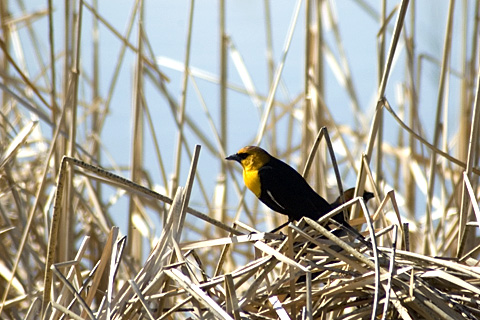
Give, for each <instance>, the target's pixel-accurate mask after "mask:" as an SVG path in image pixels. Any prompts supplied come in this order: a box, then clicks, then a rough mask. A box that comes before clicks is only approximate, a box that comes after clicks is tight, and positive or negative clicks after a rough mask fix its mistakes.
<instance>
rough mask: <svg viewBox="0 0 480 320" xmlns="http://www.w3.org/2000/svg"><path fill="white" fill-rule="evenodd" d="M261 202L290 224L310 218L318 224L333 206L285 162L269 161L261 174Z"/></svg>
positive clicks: (273, 159)
mask: <svg viewBox="0 0 480 320" xmlns="http://www.w3.org/2000/svg"><path fill="white" fill-rule="evenodd" d="M258 176H259V178H260V184H261V194H260V197H259V199H260V201H262V202H263V203H264V204H266V205H267V206H268V207H269V208H270V209H272V210H274V211H277V212H279V213H282V214H285V215H287V216H288V217H289V220H290V221H296V220H300V219H301V218H302V217H309V218H311V219H314V220H318V219H319V218H320V217H321V216H323V215H324V214H326V213H328V212H329V211H330V210H332V206H330V204H329V203H328V202H327V201H326V200H325V199H323V198H322V197H321V196H320V195H318V194H317V193H316V192H315V191H314V190H313V189H312V188H311V187H310V185H308V183H307V182H306V181H305V179H304V178H303V177H302V176H301V175H300V174H299V173H298V172H297V171H296V170H295V169H293V168H292V167H290V166H289V165H288V164H286V163H285V162H283V161H281V160H279V159H276V158H274V157H270V161H268V162H267V163H265V164H264V165H263V166H262V167H261V168H260V169H259V170H258Z"/></svg>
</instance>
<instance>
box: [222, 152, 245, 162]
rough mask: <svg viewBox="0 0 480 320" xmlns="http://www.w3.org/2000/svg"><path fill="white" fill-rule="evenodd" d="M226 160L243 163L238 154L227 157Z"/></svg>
mask: <svg viewBox="0 0 480 320" xmlns="http://www.w3.org/2000/svg"><path fill="white" fill-rule="evenodd" d="M225 159H226V160H235V161H238V162H241V161H242V159H240V157H239V156H238V154H236V153H235V154H232V155H230V156H228V157H226V158H225Z"/></svg>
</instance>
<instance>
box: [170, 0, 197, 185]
mask: <svg viewBox="0 0 480 320" xmlns="http://www.w3.org/2000/svg"><path fill="white" fill-rule="evenodd" d="M194 8H195V0H191V1H190V8H189V13H188V29H187V40H186V42H187V43H186V49H185V61H184V65H185V69H184V72H183V80H182V95H181V101H180V109H179V110H178V134H177V142H176V144H175V168H174V178H173V183H172V190H176V189H177V186H178V179H179V175H180V167H181V160H182V140H183V128H184V123H185V108H186V105H187V88H188V73H189V72H190V71H189V68H190V52H191V42H192V25H193V12H194Z"/></svg>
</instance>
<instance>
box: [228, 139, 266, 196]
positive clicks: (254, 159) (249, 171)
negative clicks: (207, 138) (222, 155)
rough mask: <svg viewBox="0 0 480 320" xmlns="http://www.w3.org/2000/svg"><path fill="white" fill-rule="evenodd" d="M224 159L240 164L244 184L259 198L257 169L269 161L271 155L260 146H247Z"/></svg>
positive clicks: (259, 185) (259, 186) (259, 187)
mask: <svg viewBox="0 0 480 320" xmlns="http://www.w3.org/2000/svg"><path fill="white" fill-rule="evenodd" d="M226 159H227V160H235V161H237V162H239V163H240V164H241V165H242V167H243V181H244V182H245V185H246V186H247V188H248V189H250V190H251V191H252V192H253V193H254V194H255V195H256V196H257V197H258V198H259V197H260V195H261V182H260V177H259V175H258V170H260V168H261V167H263V166H264V165H265V164H266V163H268V162H269V161H270V159H271V156H270V155H269V154H268V152H267V151H265V150H263V149H262V148H260V147H255V146H248V147H244V148H242V149H240V150H238V152H237V153H235V154H232V155H231V156H228V157H227V158H226Z"/></svg>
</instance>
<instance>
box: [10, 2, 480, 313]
mask: <svg viewBox="0 0 480 320" xmlns="http://www.w3.org/2000/svg"><path fill="white" fill-rule="evenodd" d="M351 2H352V5H354V6H355V8H356V10H358V12H359V13H361V14H364V18H365V17H367V18H365V19H373V20H374V21H376V23H377V28H376V29H375V32H376V34H375V37H376V40H377V45H378V51H377V54H378V57H377V60H376V65H375V60H373V62H372V61H370V60H367V59H365V63H368V62H372V65H371V66H370V69H375V68H377V70H378V77H377V78H378V85H377V86H376V87H375V92H376V97H375V103H374V106H373V107H372V111H373V113H372V114H368V112H366V111H364V110H367V108H365V106H363V105H362V102H360V99H359V95H358V89H357V88H356V87H355V82H357V83H358V81H363V78H360V79H356V78H355V77H354V76H353V75H352V72H351V68H352V66H351V65H350V62H349V60H348V59H347V53H346V50H345V43H344V42H343V40H342V36H341V32H340V26H341V25H342V24H344V23H347V24H349V21H342V20H341V19H340V20H338V16H337V15H336V11H335V5H341V3H338V4H336V3H335V2H334V1H324V0H316V1H302V0H297V1H296V2H295V3H292V4H291V7H289V8H288V12H289V14H291V20H290V22H289V24H288V25H286V24H285V25H282V26H286V27H288V28H287V29H286V31H285V34H284V35H283V38H282V40H284V45H283V47H282V51H281V55H280V57H279V59H278V61H275V59H274V55H273V48H274V45H273V39H274V33H273V32H272V29H273V28H274V24H273V22H272V16H271V14H272V12H275V11H274V10H273V9H272V7H271V6H272V5H274V2H272V3H270V2H269V1H264V2H263V3H262V4H259V5H262V6H263V9H265V10H264V12H265V16H264V18H263V20H262V21H261V22H262V26H264V27H265V38H266V49H265V52H266V53H267V54H266V55H265V56H266V57H267V58H266V63H265V65H266V70H268V76H267V77H266V78H268V85H267V87H268V88H269V89H268V91H267V92H264V93H261V90H259V89H258V88H257V87H256V86H255V81H253V80H252V76H251V74H252V73H251V71H252V70H250V69H249V68H248V67H247V64H246V62H245V60H244V59H243V57H242V55H245V54H246V53H244V52H242V50H240V49H239V48H237V46H236V45H235V40H236V39H235V34H229V33H228V28H227V19H226V17H227V12H228V6H229V5H230V4H229V3H228V1H223V0H221V1H220V2H219V6H218V12H217V13H218V17H219V18H220V19H219V25H218V26H217V29H218V30H217V31H218V34H219V35H220V37H219V40H218V44H219V57H218V58H219V66H220V69H219V73H218V77H217V76H212V74H211V73H209V72H205V71H203V70H200V69H197V68H195V67H194V66H192V65H191V62H190V60H191V57H192V56H193V55H194V54H195V53H196V52H195V50H194V49H193V47H192V37H195V35H194V32H193V31H194V25H195V24H194V18H195V17H197V15H198V14H199V13H197V11H196V10H198V6H199V5H204V4H199V3H195V1H193V0H192V1H189V2H188V3H187V6H186V7H188V10H186V11H188V12H187V13H186V14H185V12H183V11H182V14H183V15H184V16H185V17H183V16H182V17H183V18H185V19H186V20H185V22H186V25H187V27H186V37H185V38H186V42H185V43H184V52H185V55H184V60H183V61H182V62H179V61H176V60H172V59H171V58H166V57H159V56H158V53H157V50H159V49H158V47H156V46H155V41H156V40H159V39H160V40H161V39H162V34H161V33H160V32H159V33H157V32H156V31H157V30H155V32H154V33H153V34H152V33H151V32H148V28H147V27H146V25H147V22H148V21H147V20H146V18H145V15H146V9H145V6H146V4H145V3H144V1H141V0H140V1H136V2H135V3H133V7H132V9H131V11H129V12H128V13H129V14H130V15H128V20H127V21H126V26H123V25H122V26H118V25H116V24H115V23H113V22H112V21H115V15H114V14H115V12H110V11H102V10H101V9H100V7H101V5H103V4H99V3H97V1H96V0H92V1H86V0H78V1H65V2H64V3H57V2H55V1H52V0H49V1H48V2H47V4H46V8H42V9H35V8H34V7H32V6H31V4H26V3H24V1H23V0H9V1H0V21H1V29H0V32H1V36H0V65H1V66H0V95H1V103H2V104H1V110H2V111H1V113H0V115H1V116H2V117H1V118H0V123H1V125H0V129H1V131H0V132H1V135H2V139H1V140H0V141H1V142H0V240H1V243H2V246H0V296H1V299H2V300H1V301H0V318H1V319H40V318H43V319H213V318H215V319H480V298H479V297H480V266H479V260H478V258H479V249H480V241H479V237H478V233H479V232H478V227H479V223H480V210H479V205H478V201H477V200H478V195H479V194H480V192H479V173H480V169H479V167H478V159H479V156H478V150H479V149H478V148H479V141H480V139H478V137H479V132H478V131H479V128H478V127H479V117H480V109H479V103H480V98H479V97H480V85H479V84H480V72H479V71H478V70H479V67H478V60H479V58H478V57H479V52H480V51H479V48H478V34H479V25H478V19H477V17H478V16H479V14H480V12H479V11H480V1H479V0H476V1H471V2H467V1H464V2H462V3H461V4H458V3H457V4H456V3H455V1H454V0H450V1H449V2H448V7H447V2H441V3H440V2H436V4H435V6H437V7H438V8H440V7H441V8H442V9H444V11H445V19H444V20H442V21H440V25H441V26H442V28H441V30H442V31H441V32H444V33H442V37H443V39H444V40H443V43H442V44H441V47H442V50H438V52H433V53H429V52H427V53H426V52H422V51H419V50H418V48H419V42H418V37H420V36H424V34H422V33H421V30H423V29H422V28H420V27H418V26H417V23H418V21H419V20H420V19H424V18H425V17H426V16H428V13H426V12H425V11H424V10H425V6H424V4H422V5H418V4H417V3H416V2H413V1H408V0H401V1H398V3H396V4H395V6H392V5H391V4H389V3H387V1H381V5H380V6H378V8H377V7H376V6H377V4H376V3H375V4H374V5H372V4H368V3H367V2H366V1H359V0H355V1H351ZM208 5H209V6H210V5H211V4H208ZM252 5H253V4H252ZM427 8H428V7H427ZM115 10H118V11H119V12H120V11H122V13H124V12H123V11H124V10H128V9H125V8H123V7H122V8H121V7H120V6H119V7H116V8H115ZM115 10H113V11H115ZM417 10H418V11H417ZM422 10H423V11H422ZM200 12H203V13H205V12H207V13H208V14H211V10H210V8H209V9H208V10H203V11H202V10H200ZM117 13H118V12H117ZM230 14H231V13H230ZM359 16H360V14H359ZM209 19H211V17H209ZM460 20H461V21H462V23H463V24H462V25H461V26H460V27H458V25H456V24H455V21H460ZM87 21H88V22H87ZM368 21H369V22H370V20H368ZM301 22H303V23H304V24H305V26H304V28H303V33H304V37H303V38H304V46H305V47H304V62H305V64H304V73H303V79H304V84H303V88H302V90H301V92H299V93H296V94H293V95H292V93H290V92H288V91H289V90H288V88H287V85H286V83H285V77H286V76H285V75H284V70H285V66H286V64H287V62H290V61H289V54H290V51H291V48H292V42H294V39H295V37H294V35H295V32H299V31H298V30H299V29H300V30H301V29H302V28H301V26H300V24H301ZM363 22H364V21H362V23H363ZM362 23H360V24H362ZM435 23H438V21H435ZM58 26H63V29H61V28H59V27H58ZM354 27H355V29H359V28H358V25H357V24H356V25H355V26H354ZM458 28H460V31H461V32H458ZM100 30H102V32H103V35H102V37H105V38H108V39H109V41H112V42H115V43H116V44H118V52H117V56H115V58H113V57H111V56H108V59H109V60H111V61H114V67H113V69H112V70H108V71H105V69H102V66H103V65H102V62H103V63H104V64H105V65H106V64H107V63H105V60H102V57H104V55H102V54H101V53H102V52H101V51H102V50H104V49H105V47H102V46H101V43H102V42H101V39H103V38H100V37H98V35H99V34H100V32H99V31H100ZM135 30H136V31H137V32H136V35H137V36H136V38H135V37H134V36H132V32H133V31H135ZM259 30H260V29H259ZM419 30H420V31H419ZM435 30H436V31H438V30H437V29H435ZM357 31H358V30H357ZM167 32H168V30H167ZM60 34H61V35H62V36H59V35H60ZM105 34H108V37H107V36H105ZM133 34H134V33H133ZM59 39H62V40H61V41H59ZM112 39H113V40H112ZM331 39H333V40H331ZM85 41H87V42H90V43H91V44H90V45H89V46H88V47H89V48H91V51H90V52H89V54H91V59H89V58H90V57H87V56H86V55H87V53H85V52H88V51H87V50H85V48H82V46H85ZM459 42H461V45H459ZM459 48H460V49H459ZM82 49H83V50H82ZM107 49H111V48H107ZM109 52H111V51H109ZM263 53H264V51H262V54H263ZM129 57H130V58H132V57H133V60H130V66H132V65H133V68H132V69H133V72H132V75H131V78H130V79H131V83H132V89H131V96H132V97H134V98H133V99H132V100H133V101H132V102H131V105H132V111H131V115H130V118H131V119H130V123H129V124H128V125H129V126H130V131H129V134H130V137H131V138H130V141H127V142H125V141H124V137H125V135H124V132H123V131H125V132H127V131H128V129H124V124H120V122H118V123H117V122H115V123H114V124H113V128H114V129H113V130H112V124H111V122H109V121H111V118H112V114H111V113H112V112H113V111H112V110H115V108H116V107H117V108H118V106H116V105H115V103H116V102H115V101H118V100H116V99H123V100H125V95H124V92H120V93H119V91H122V90H117V89H118V87H119V86H120V85H119V83H121V82H122V81H125V78H122V73H123V71H124V66H123V65H124V64H125V61H128V58H129ZM452 57H455V59H453V58H452ZM458 57H460V58H458ZM394 58H395V59H394ZM262 59H263V58H262ZM90 60H91V61H92V63H91V64H88V63H82V61H90ZM257 60H258V59H257ZM457 60H459V61H460V62H458V61H457ZM111 61H109V62H111ZM395 63H396V65H395ZM402 64H403V65H402ZM232 65H233V68H235V71H236V72H237V73H238V75H239V79H240V80H239V81H241V84H238V83H234V82H232V80H231V78H229V73H228V70H229V67H230V68H232ZM399 65H402V67H399ZM425 65H429V66H430V65H432V66H433V68H435V71H436V72H437V73H438V78H437V77H435V81H433V82H435V85H434V88H435V91H436V95H435V94H434V95H433V96H434V97H435V98H434V99H433V102H432V99H430V98H431V96H432V94H431V91H430V92H428V91H427V90H426V89H425V87H426V86H427V85H426V84H425V80H424V78H425V71H424V69H425V68H426V66H425ZM298 68H300V69H301V68H303V64H302V65H301V66H300V67H298ZM298 68H297V69H298ZM327 68H328V69H329V70H331V72H332V74H333V75H334V76H335V77H336V79H337V81H338V87H339V88H340V91H341V95H342V96H344V97H348V104H349V105H350V106H351V108H350V109H348V108H345V109H342V107H340V106H338V105H337V104H335V103H334V102H332V100H331V99H330V97H329V94H328V93H326V89H325V88H326V83H325V74H326V71H325V70H326V69H327ZM398 69H403V70H405V72H404V75H400V76H399V75H398V73H399V72H398ZM171 70H175V72H178V70H179V71H180V76H178V74H177V77H178V78H179V80H178V81H177V82H175V80H171V79H170V81H171V82H169V77H171V75H172V73H169V74H168V76H167V73H168V72H169V71H171ZM394 70H396V74H394V73H395V72H394ZM101 73H103V74H104V77H103V79H107V80H104V82H105V83H107V85H104V84H103V85H102V84H101V83H102V81H101V77H100V74H101ZM421 81H422V86H421V85H420V82H421ZM204 83H208V84H209V85H213V86H214V87H215V88H216V89H219V101H218V105H219V106H218V105H215V106H212V105H210V104H211V102H210V101H209V99H208V96H209V95H210V94H211V92H206V91H207V90H206V89H205V87H204V86H202V84H204ZM174 85H178V87H179V88H180V90H181V96H180V98H179V99H177V98H175V94H172V92H174V90H175V89H172V87H174ZM105 88H106V89H105ZM152 88H153V89H152ZM393 88H396V90H397V93H398V95H397V96H395V95H394V94H393V93H392V92H393V91H394V90H393ZM150 90H152V91H150ZM103 92H105V93H103ZM191 92H194V94H195V97H196V98H197V100H196V101H195V103H192V102H191V96H189V94H191ZM279 92H281V93H282V95H283V96H285V97H287V98H280V97H279V96H280V94H279ZM232 93H234V94H235V95H236V97H239V96H242V97H243V98H245V101H250V103H251V104H252V106H253V108H252V110H254V111H252V112H251V113H255V112H257V111H259V112H257V113H259V118H258V125H255V126H254V130H256V132H257V134H256V136H255V137H254V138H253V139H251V140H250V141H246V138H245V137H249V136H251V134H250V132H249V133H247V132H238V130H239V129H238V127H239V126H238V123H235V122H234V121H233V120H232V119H231V118H232V117H229V116H227V115H229V113H230V110H231V109H232V107H231V105H233V102H232V101H231V99H227V97H228V95H229V94H232ZM151 95H156V96H157V100H154V101H153V102H152V100H151V98H150V96H151ZM118 96H120V98H118ZM158 96H160V97H161V99H162V102H161V103H159V102H158ZM452 101H453V102H452ZM158 104H160V105H161V109H160V111H158V110H157V109H156V108H153V107H152V106H153V105H155V106H157V105H158ZM192 104H194V105H196V106H201V107H202V108H203V109H202V111H203V114H202V116H201V117H200V116H199V115H198V113H194V112H193V111H192V110H190V109H189V108H187V105H188V106H190V105H192ZM450 105H454V106H455V107H450V108H449V106H450ZM425 106H428V107H427V108H426V107H425ZM457 106H459V107H458V108H457ZM338 109H341V111H340V112H343V113H344V114H347V115H348V118H349V119H350V120H352V119H353V120H352V121H350V122H349V123H348V124H346V123H345V121H344V120H343V119H340V120H338V119H337V117H336V115H335V112H336V111H338ZM425 109H427V110H429V111H428V112H427V116H426V118H427V119H425V115H423V117H422V113H423V114H424V113H425V111H424V110H425ZM248 110H250V109H248ZM452 110H453V111H452ZM250 111H251V110H250ZM250 111H248V112H250ZM158 112H159V113H158ZM196 112H199V111H198V109H197V110H196ZM242 112H245V111H243V110H242ZM214 114H217V116H219V118H220V120H219V121H216V120H214V116H213V115H214ZM452 114H454V115H453V116H452ZM200 118H202V119H206V120H203V122H202V120H201V119H200ZM250 119H252V120H251V121H252V122H253V121H254V120H253V117H250ZM206 126H209V129H210V132H211V133H207V132H209V131H208V130H207V129H205V127H206ZM167 127H169V128H173V129H171V130H170V129H168V130H170V131H168V132H165V131H166V130H167V129H165V128H167ZM106 128H110V129H111V130H112V131H108V130H107V129H106ZM231 128H236V129H231ZM327 128H328V130H327ZM429 128H431V130H430V129H429ZM232 130H236V131H235V135H236V136H238V137H239V138H238V140H236V141H235V143H237V142H239V141H241V143H242V144H241V145H235V146H233V145H232V144H233V143H232V142H229V143H228V144H227V137H229V136H231V135H232V132H231V131H232ZM160 131H162V133H161V134H159V133H158V132H160ZM392 131H396V133H395V134H392V136H394V138H392V137H390V136H388V134H391V133H392ZM429 131H432V132H431V134H430V132H429ZM452 131H454V132H453V133H452ZM117 135H118V137H117ZM111 136H115V138H116V139H114V141H115V143H116V144H114V145H113V146H111V145H109V143H111ZM246 144H263V145H265V146H266V149H268V150H269V151H270V152H271V153H272V154H274V155H276V156H277V157H279V158H282V159H284V160H286V161H287V162H290V163H292V164H296V165H297V167H298V168H300V169H302V170H301V171H302V173H303V174H304V176H306V177H307V179H308V181H309V182H310V183H311V185H312V186H313V187H314V188H315V189H316V190H317V191H318V192H319V193H320V194H321V195H323V196H325V197H326V198H330V196H332V197H336V195H337V194H338V193H339V192H340V191H341V190H342V189H343V184H347V183H348V184H352V183H353V181H355V184H356V185H355V186H356V190H357V194H362V191H363V190H364V189H368V190H370V191H373V192H374V194H375V199H374V200H373V201H371V203H369V205H368V206H367V205H366V204H365V203H364V201H363V199H362V198H361V197H355V198H354V199H353V200H352V201H350V202H348V203H346V204H344V205H342V206H341V207H339V208H337V209H336V210H335V211H334V212H331V213H330V214H328V215H327V216H325V217H323V218H322V219H321V220H320V221H312V220H309V219H307V218H305V219H302V220H301V221H299V222H296V223H291V224H290V225H288V226H287V227H286V229H283V233H284V234H278V233H276V234H273V233H265V232H261V231H259V230H263V229H268V228H270V227H274V226H277V225H279V224H280V223H281V216H280V215H276V214H274V213H271V212H265V210H264V207H262V206H260V205H259V203H258V201H256V199H255V200H254V199H253V197H252V198H249V196H248V195H246V194H245V188H243V184H242V182H241V181H240V180H241V178H240V175H239V172H237V171H235V170H237V169H238V168H234V167H231V166H228V165H227V164H226V162H225V161H224V160H223V159H224V157H225V155H226V154H228V153H229V152H232V151H235V150H237V149H238V148H239V147H242V146H243V145H246ZM193 145H196V146H195V147H193ZM200 145H201V146H202V148H203V151H202V153H200ZM267 146H268V147H267ZM127 147H128V148H127ZM119 149H120V150H119ZM127 149H128V150H129V153H128V152H127V151H125V150H127ZM227 149H228V152H227ZM165 150H168V152H166V151H165ZM147 152H148V154H149V155H150V158H149V159H146V158H147V157H146V156H144V155H145V154H146V153H147ZM127 153H128V155H127V157H128V160H127V162H128V163H123V164H122V165H119V164H117V161H118V160H116V159H115V158H116V157H119V158H123V157H125V155H126V154H127ZM152 158H154V159H155V160H152ZM167 159H168V160H167ZM203 159H204V161H203V163H202V160H203ZM170 160H172V161H171V162H172V163H174V164H173V166H172V167H169V165H168V163H169V161H170ZM188 162H190V167H189V169H188V167H187V165H186V164H187V163H188ZM120 163H122V162H120ZM213 163H215V164H218V171H216V170H217V169H216V167H215V166H214V165H213ZM152 172H155V173H152ZM212 176H213V178H212ZM126 177H128V178H126ZM183 181H185V182H184V183H182V182H183ZM332 181H334V182H332ZM252 200H253V201H252ZM340 211H344V213H345V214H349V215H350V223H351V224H352V225H353V226H354V227H355V228H356V229H357V230H358V231H359V233H360V235H359V234H355V233H353V234H352V233H351V232H350V233H349V232H347V231H345V230H343V231H341V230H340V229H338V228H341V227H339V226H336V227H335V226H333V227H332V225H329V226H330V227H329V228H327V224H328V223H331V221H329V220H328V219H329V217H330V216H333V215H334V214H335V213H338V212H340ZM124 213H126V214H124ZM332 228H337V229H333V230H332ZM336 230H339V231H336ZM345 233H346V234H345ZM337 235H338V236H337Z"/></svg>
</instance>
